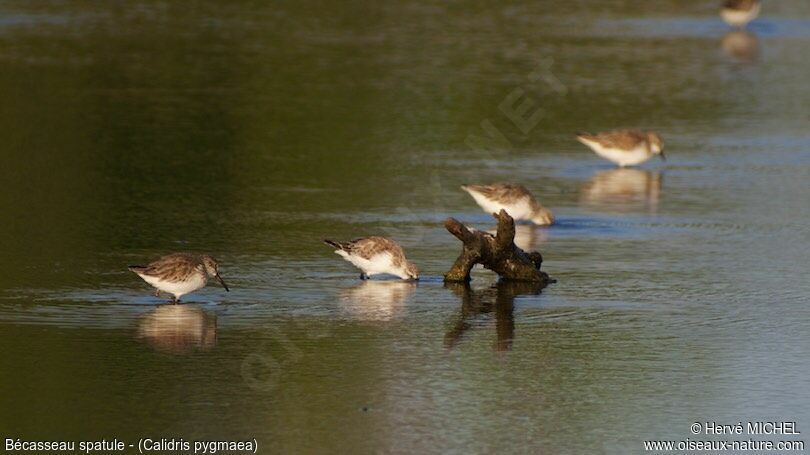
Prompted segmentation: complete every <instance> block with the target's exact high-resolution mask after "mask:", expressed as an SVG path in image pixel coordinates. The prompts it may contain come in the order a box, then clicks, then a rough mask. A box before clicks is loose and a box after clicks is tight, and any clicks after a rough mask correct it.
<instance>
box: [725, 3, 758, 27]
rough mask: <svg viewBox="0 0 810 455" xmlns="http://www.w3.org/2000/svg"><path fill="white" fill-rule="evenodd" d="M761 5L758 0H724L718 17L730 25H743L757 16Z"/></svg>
mask: <svg viewBox="0 0 810 455" xmlns="http://www.w3.org/2000/svg"><path fill="white" fill-rule="evenodd" d="M761 7H762V5H760V3H759V0H726V1H725V2H723V7H722V9H720V17H722V18H723V20H724V21H725V22H726V23H727V24H728V25H730V26H732V27H745V26H746V25H748V23H749V22H751V21H752V20H754V19H756V18H757V16H759V10H760V8H761Z"/></svg>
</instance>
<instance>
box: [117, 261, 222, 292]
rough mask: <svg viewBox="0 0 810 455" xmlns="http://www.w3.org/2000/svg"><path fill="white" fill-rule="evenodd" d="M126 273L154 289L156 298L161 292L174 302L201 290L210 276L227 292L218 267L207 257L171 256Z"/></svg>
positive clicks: (135, 267)
mask: <svg viewBox="0 0 810 455" xmlns="http://www.w3.org/2000/svg"><path fill="white" fill-rule="evenodd" d="M129 270H130V271H132V272H134V273H136V274H137V275H138V276H140V277H141V278H142V279H143V280H144V281H146V282H147V283H149V284H151V285H152V286H154V287H155V288H156V289H157V291H156V293H155V295H158V293H159V292H160V291H163V292H167V293H170V294H172V295H173V296H174V299H173V301H175V302H177V301H179V300H180V297H181V296H183V295H185V294H188V293H190V292H193V291H196V290H197V289H200V288H202V287H204V286H205V285H206V284H207V283H208V277H209V276H210V277H213V278H216V279H217V280H219V282H220V283H222V287H224V288H225V290H226V291H230V289H228V286H227V285H226V284H225V281H224V280H223V279H222V277H221V276H220V275H219V264H217V261H216V260H215V259H214V258H212V257H211V256H208V255H199V254H193V253H172V254H168V255H166V256H163V257H161V258H160V259H158V260H156V261H154V262H151V263H150V264H149V265H146V266H142V265H132V266H130V267H129Z"/></svg>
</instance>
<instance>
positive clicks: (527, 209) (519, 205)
mask: <svg viewBox="0 0 810 455" xmlns="http://www.w3.org/2000/svg"><path fill="white" fill-rule="evenodd" d="M461 189H462V190H464V191H466V192H467V193H469V194H470V196H472V197H473V199H475V202H476V204H478V205H479V206H481V208H482V209H484V211H485V212H487V213H500V211H501V209H503V210H506V213H508V214H509V216H511V217H512V218H514V219H515V220H526V221H531V222H532V223H534V224H537V225H541V226H543V225H549V224H553V223H554V214H552V213H551V210H549V209H547V208H545V207H543V205H542V204H540V203H539V202H537V199H535V198H534V196H533V195H532V193H530V192H529V190H527V189H526V187H525V186H523V185H516V184H514V183H494V184H492V185H461Z"/></svg>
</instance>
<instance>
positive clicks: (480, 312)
mask: <svg viewBox="0 0 810 455" xmlns="http://www.w3.org/2000/svg"><path fill="white" fill-rule="evenodd" d="M444 286H445V287H446V288H448V289H450V290H451V291H453V293H454V294H456V295H457V296H458V297H459V298H460V299H461V311H460V313H459V314H458V316H457V317H456V319H455V321H454V322H453V325H452V327H451V328H450V330H448V331H447V333H446V334H445V335H444V345H445V347H446V348H448V349H452V348H453V347H455V346H456V345H458V343H459V342H460V341H461V338H462V336H463V335H464V333H465V332H467V331H469V330H470V328H472V327H473V326H474V325H475V321H476V320H477V319H480V318H481V317H482V316H484V315H489V314H491V313H494V315H495V332H496V335H497V338H496V342H495V350H496V351H498V352H504V351H508V350H510V349H511V348H512V340H514V339H515V317H514V309H515V297H517V296H519V295H537V294H539V293H540V290H541V289H542V286H541V285H540V284H538V283H530V282H516V281H500V282H498V284H497V285H495V286H494V287H492V288H489V289H484V290H478V291H473V290H472V288H470V284H469V283H445V285H444Z"/></svg>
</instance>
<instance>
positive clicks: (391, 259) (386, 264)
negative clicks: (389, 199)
mask: <svg viewBox="0 0 810 455" xmlns="http://www.w3.org/2000/svg"><path fill="white" fill-rule="evenodd" d="M324 243H326V244H327V245H329V246H332V247H335V253H337V254H338V255H340V256H343V258H344V259H345V260H346V261H348V262H351V263H352V264H354V266H355V267H357V268H358V269H360V270H361V271H362V273H361V274H360V279H362V280H365V279H367V278H370V277H371V276H373V275H383V274H389V275H396V276H398V277H400V278H402V279H403V280H418V279H419V269H417V268H416V266H415V265H414V264H413V262H411V261H409V260H408V259H406V258H405V252H404V251H403V250H402V247H401V246H399V244H398V243H397V242H395V241H393V240H391V239H388V238H385V237H377V236H372V237H364V238H358V239H354V240H350V241H348V242H334V241H332V240H324Z"/></svg>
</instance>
